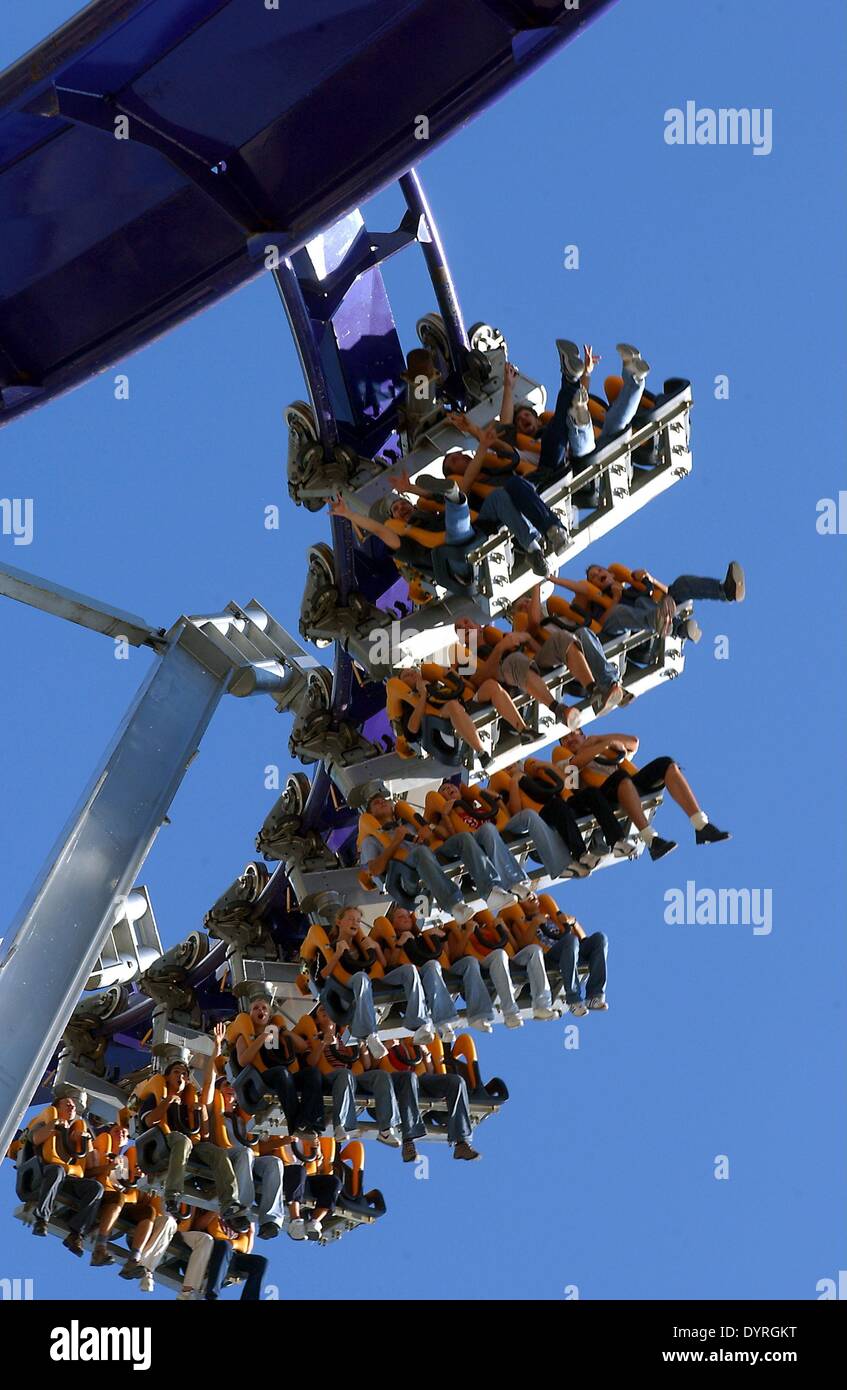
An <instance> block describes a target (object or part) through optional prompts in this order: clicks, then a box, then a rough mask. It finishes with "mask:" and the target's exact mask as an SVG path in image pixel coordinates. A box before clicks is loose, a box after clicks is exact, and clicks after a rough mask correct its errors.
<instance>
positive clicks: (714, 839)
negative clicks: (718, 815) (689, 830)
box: [694, 821, 732, 845]
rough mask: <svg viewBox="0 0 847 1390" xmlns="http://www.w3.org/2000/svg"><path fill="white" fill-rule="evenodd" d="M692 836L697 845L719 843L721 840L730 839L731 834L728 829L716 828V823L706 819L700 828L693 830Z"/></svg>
mask: <svg viewBox="0 0 847 1390" xmlns="http://www.w3.org/2000/svg"><path fill="white" fill-rule="evenodd" d="M694 838H695V840H696V842H697V844H698V845H719V844H720V842H721V840H731V839H732V836H731V835H730V833H729V831H728V830H718V827H717V826H716V825H712V823H711V821H708V822H707V823H706V825H704V826H703V829H702V830H696V831H695V832H694Z"/></svg>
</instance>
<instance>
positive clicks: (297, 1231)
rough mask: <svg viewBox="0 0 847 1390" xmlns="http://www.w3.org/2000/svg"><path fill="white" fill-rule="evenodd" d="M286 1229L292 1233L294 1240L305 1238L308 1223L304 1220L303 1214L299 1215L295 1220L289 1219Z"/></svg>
mask: <svg viewBox="0 0 847 1390" xmlns="http://www.w3.org/2000/svg"><path fill="white" fill-rule="evenodd" d="M286 1231H287V1234H288V1235H290V1237H291V1239H292V1240H305V1239H306V1223H305V1221H304V1220H303V1218H302V1216H298V1217H297V1219H296V1220H294V1221H289V1223H288V1226H287V1227H286Z"/></svg>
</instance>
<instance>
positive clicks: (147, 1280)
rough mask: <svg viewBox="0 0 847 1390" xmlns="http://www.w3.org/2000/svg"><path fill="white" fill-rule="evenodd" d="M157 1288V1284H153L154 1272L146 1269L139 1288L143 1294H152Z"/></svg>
mask: <svg viewBox="0 0 847 1390" xmlns="http://www.w3.org/2000/svg"><path fill="white" fill-rule="evenodd" d="M155 1287H156V1286H155V1284H154V1283H153V1273H152V1271H151V1270H149V1269H145V1271H144V1273H143V1274H142V1276H141V1283H140V1284H139V1288H140V1289H141V1292H142V1293H152V1292H153V1290H154V1288H155Z"/></svg>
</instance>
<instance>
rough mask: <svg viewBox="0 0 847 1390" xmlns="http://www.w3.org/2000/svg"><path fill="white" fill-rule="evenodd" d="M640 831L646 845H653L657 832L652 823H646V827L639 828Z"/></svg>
mask: <svg viewBox="0 0 847 1390" xmlns="http://www.w3.org/2000/svg"><path fill="white" fill-rule="evenodd" d="M638 833H639V835H640V836H641V838H642V840H643V841H644V843H645V845H652V843H653V841H654V840H655V838H656V832H655V830H654V829H653V827H652V825H645V827H644V829H643V830H639V832H638Z"/></svg>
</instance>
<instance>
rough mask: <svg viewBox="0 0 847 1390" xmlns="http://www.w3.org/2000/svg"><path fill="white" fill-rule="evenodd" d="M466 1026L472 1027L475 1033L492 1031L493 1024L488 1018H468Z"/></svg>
mask: <svg viewBox="0 0 847 1390" xmlns="http://www.w3.org/2000/svg"><path fill="white" fill-rule="evenodd" d="M468 1027H469V1028H474V1029H475V1030H476V1032H477V1033H493V1032H494V1025H493V1023H492V1022H491V1019H490V1018H469V1019H468Z"/></svg>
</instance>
